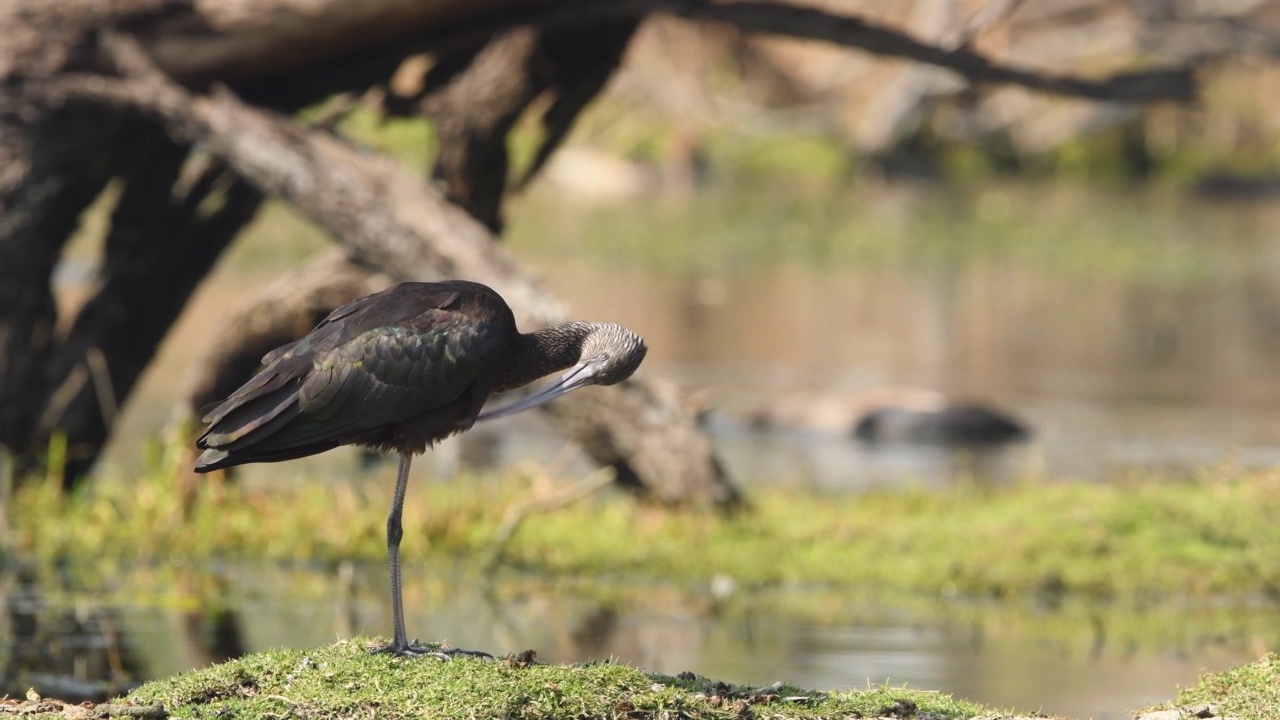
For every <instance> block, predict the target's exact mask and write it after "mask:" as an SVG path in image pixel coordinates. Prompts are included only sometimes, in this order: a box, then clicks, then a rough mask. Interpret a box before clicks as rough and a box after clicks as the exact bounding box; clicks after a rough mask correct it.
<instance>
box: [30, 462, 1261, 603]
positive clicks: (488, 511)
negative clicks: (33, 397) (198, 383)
mask: <svg viewBox="0 0 1280 720" xmlns="http://www.w3.org/2000/svg"><path fill="white" fill-rule="evenodd" d="M184 458H186V455H185V454H184V453H183V452H181V451H176V450H168V451H162V452H161V451H157V452H156V453H155V455H154V456H153V457H152V458H151V459H150V460H149V461H148V462H147V469H146V470H145V471H144V472H143V473H142V474H141V475H140V476H139V477H137V478H128V479H124V478H115V479H111V478H106V479H103V480H102V481H100V482H98V483H96V484H94V485H92V486H91V487H89V488H88V489H86V491H84V492H81V493H77V494H73V495H71V496H64V495H63V494H62V493H61V491H60V490H58V489H57V485H56V483H53V482H47V481H46V482H29V483H26V484H24V485H23V486H22V487H21V488H20V489H19V491H18V492H17V494H16V497H15V499H14V503H13V507H12V509H11V521H12V524H13V527H14V539H15V546H16V548H17V549H18V551H19V552H20V553H23V554H25V555H29V556H33V557H38V558H41V559H42V560H43V561H44V562H55V561H58V560H62V559H75V558H87V557H90V556H91V557H93V558H94V560H95V562H99V563H106V562H115V563H122V564H126V565H132V564H138V563H148V562H153V561H156V560H164V561H167V562H185V561H197V560H201V559H209V558H248V559H265V560H300V559H313V560H322V561H331V560H337V559H344V558H365V559H381V558H383V557H384V553H385V549H384V545H383V543H384V522H385V512H386V508H387V506H388V498H389V492H390V489H391V484H392V483H391V477H390V469H389V468H388V469H387V470H386V471H385V472H383V473H382V475H381V476H379V477H378V478H377V480H376V481H372V482H367V483H365V482H362V483H360V484H358V485H353V484H346V483H336V484H335V483H327V482H326V483H307V482H305V481H304V482H296V483H292V482H291V483H282V484H281V486H280V487H276V486H274V485H273V486H272V487H269V488H265V489H259V490H250V489H246V488H243V487H240V486H237V485H236V484H234V483H229V482H224V481H220V480H219V479H218V476H216V475H215V476H202V477H200V478H199V479H198V480H196V481H195V482H192V481H191V478H190V476H188V475H186V471H185V470H184V469H182V467H181V465H182V464H183V463H184V462H185V460H184ZM281 467H284V468H287V467H288V466H281ZM302 480H305V478H303V479H302ZM545 482H546V481H545V479H543V480H540V481H535V476H534V475H531V474H527V473H517V472H512V473H507V474H504V475H502V476H497V477H495V476H464V477H459V478H457V479H456V480H454V481H451V482H431V483H417V484H415V486H414V488H413V498H412V501H411V502H410V503H409V504H408V506H407V507H406V510H405V527H406V539H405V542H406V543H407V544H408V545H411V546H412V547H414V548H415V556H417V557H431V556H435V557H439V556H440V555H442V554H444V555H451V556H462V557H466V558H471V559H473V560H475V561H477V562H479V561H480V560H482V559H484V558H487V557H488V556H489V555H490V553H491V552H492V551H493V548H494V542H495V538H496V537H497V536H498V528H499V526H500V525H501V524H502V523H503V520H504V517H506V515H507V513H508V511H509V509H510V508H511V507H512V506H513V505H517V504H522V503H525V502H527V501H528V499H529V498H530V497H531V496H533V495H534V494H535V493H536V492H538V491H537V490H535V488H536V487H540V486H542V485H544V484H545ZM184 488H185V489H184ZM1278 491H1280V474H1277V473H1235V472H1229V471H1221V472H1205V473H1204V474H1203V475H1202V476H1201V477H1200V479H1199V480H1197V481H1194V482H1174V481H1167V480H1164V479H1162V478H1160V477H1156V476H1153V477H1150V478H1147V479H1142V480H1136V481H1134V482H1132V483H1122V484H1118V485H1091V484H1079V483H1062V484H1042V483H1026V484H1023V485H1019V486H1016V487H1011V488H1003V489H997V488H981V487H973V486H964V487H955V488H951V489H946V490H941V491H938V490H915V489H905V490H885V491H878V492H872V493H868V494H861V495H856V496H825V495H821V494H818V493H814V492H809V491H802V490H784V489H761V490H758V491H756V492H755V493H753V495H752V505H753V508H752V510H751V511H749V512H745V513H742V514H740V515H737V516H734V517H728V518H726V517H721V516H717V515H714V514H710V513H703V512H694V511H683V512H671V511H666V510H662V509H659V508H653V507H646V506H643V505H640V504H637V503H636V502H634V501H632V500H630V499H629V498H626V497H623V496H622V495H621V494H619V493H614V492H601V493H597V494H596V495H595V496H593V497H591V498H588V499H587V500H585V501H583V502H580V503H578V504H576V505H573V506H571V507H569V508H566V509H563V510H559V511H556V512H554V513H550V514H546V515H539V516H535V517H531V518H529V519H528V520H526V521H525V522H524V523H523V524H521V525H520V526H519V529H518V531H517V533H516V535H515V536H514V538H512V541H511V542H510V543H509V544H508V545H507V546H506V547H505V550H504V554H503V558H504V561H505V562H506V563H507V564H508V565H509V566H515V567H521V568H532V569H537V570H540V571H548V572H552V573H564V574H574V575H597V576H611V577H619V576H628V577H636V578H643V577H652V578H663V579H670V580H674V581H677V582H705V581H708V580H709V579H710V578H713V577H716V576H725V577H728V578H732V579H734V580H735V581H736V582H737V583H739V584H740V585H743V586H748V587H762V586H787V585H818V586H826V587H846V588H861V589H866V588H874V589H877V590H882V591H912V592H925V593H930V594H943V595H955V594H959V595H969V596H978V597H1006V598H1011V597H1025V596H1030V595H1034V594H1037V593H1049V594H1051V595H1060V594H1061V595H1078V596H1081V597H1089V598H1113V599H1118V600H1123V601H1129V602H1150V601H1159V600H1164V599H1171V598H1174V599H1176V598H1188V597H1201V598H1207V597H1217V596H1223V595H1225V596H1232V597H1240V598H1258V597H1265V598H1274V597H1276V595H1277V593H1278V592H1280V565H1277V564H1276V563H1275V562H1274V558H1275V557H1280V502H1277V492H1278Z"/></svg>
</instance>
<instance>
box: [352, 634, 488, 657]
mask: <svg viewBox="0 0 1280 720" xmlns="http://www.w3.org/2000/svg"><path fill="white" fill-rule="evenodd" d="M369 654H370V655H381V654H387V655H395V656H397V657H423V656H430V657H434V658H439V659H441V660H445V661H448V660H452V659H453V658H454V657H456V656H458V655H462V656H464V657H473V658H478V659H480V660H493V659H494V657H493V656H492V655H490V654H489V653H487V652H484V651H483V650H464V649H463V648H456V647H448V646H446V645H445V644H444V643H423V642H419V641H418V640H417V638H415V639H413V640H412V641H409V642H402V643H396V642H394V641H392V642H389V643H387V644H386V645H377V646H375V647H372V648H370V649H369Z"/></svg>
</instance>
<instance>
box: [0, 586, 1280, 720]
mask: <svg viewBox="0 0 1280 720" xmlns="http://www.w3.org/2000/svg"><path fill="white" fill-rule="evenodd" d="M406 577H407V578H409V579H410V580H409V583H408V585H407V586H406V603H407V608H406V610H407V613H408V617H407V620H408V623H409V627H410V629H411V630H415V631H417V632H418V633H419V634H421V635H422V636H423V637H429V638H447V639H448V640H449V641H450V642H452V643H454V644H456V645H459V646H463V647H473V648H482V649H487V650H491V651H495V652H499V653H508V652H517V651H520V650H524V649H528V648H532V649H534V650H536V651H537V652H538V656H539V657H540V658H542V659H544V660H546V661H549V662H572V661H582V660H587V659H592V658H596V659H599V658H607V657H616V658H618V659H620V660H622V661H623V662H627V663H632V664H636V665H639V666H641V667H645V668H648V669H651V670H654V671H657V672H663V673H668V674H675V673H678V672H681V671H685V670H688V671H692V672H695V673H698V674H701V675H706V676H709V677H713V678H725V679H730V680H732V681H734V682H741V683H748V684H758V685H767V684H770V683H773V682H775V681H778V680H785V681H789V682H794V683H796V684H798V685H800V686H804V687H819V688H830V689H840V688H860V687H866V686H867V684H868V683H873V684H875V683H883V682H889V683H892V684H895V685H901V684H907V685H909V686H911V687H916V688H930V689H939V690H942V691H945V692H950V693H955V694H957V695H960V696H963V697H966V698H969V699H972V700H977V701H981V702H986V703H991V704H994V705H998V706H1011V707H1019V708H1022V709H1024V710H1036V709H1043V710H1044V711H1046V712H1051V713H1061V714H1067V715H1073V716H1077V717H1094V718H1123V717H1128V715H1127V712H1126V711H1127V710H1129V709H1133V708H1136V707H1138V706H1140V705H1142V704H1144V703H1149V702H1154V701H1157V700H1161V699H1165V698H1168V697H1169V696H1170V695H1171V694H1172V693H1173V691H1174V689H1175V684H1177V683H1188V682H1191V681H1192V680H1193V679H1194V678H1195V677H1196V676H1197V674H1198V673H1199V672H1201V671H1202V670H1205V669H1218V668H1224V667H1227V666H1230V665H1232V664H1237V663H1240V662H1244V661H1247V660H1251V659H1253V657H1254V654H1255V653H1256V652H1257V646H1258V645H1260V644H1263V645H1265V644H1270V645H1271V646H1274V645H1275V644H1276V642H1277V641H1278V640H1280V619H1277V618H1275V617H1274V614H1273V613H1271V612H1269V611H1265V610H1260V609H1250V608H1232V609H1221V610H1212V609H1203V608H1201V609H1185V608H1184V609H1183V611H1182V612H1181V614H1180V615H1179V616H1178V617H1179V620H1180V623H1179V624H1178V626H1177V629H1176V630H1168V629H1165V630H1162V629H1160V628H1161V626H1160V622H1161V621H1160V620H1158V619H1157V620H1154V621H1152V620H1150V619H1144V618H1141V617H1138V616H1137V615H1138V614H1132V613H1131V614H1126V613H1121V612H1116V613H1106V612H1103V613H1101V614H1100V613H1099V612H1097V611H1096V610H1083V609H1078V608H1062V607H1060V608H1057V609H1054V608H1051V607H1046V606H1034V605H1028V606H1022V607H1017V608H1010V607H1008V606H1007V605H999V604H983V603H940V602H936V601H933V602H929V601H924V600H921V599H910V598H907V599H902V598H898V599H895V600H893V601H888V600H884V599H881V600H876V599H874V598H849V597H841V596H840V595H838V594H833V593H830V592H820V591H800V590H791V591H786V592H780V591H767V592H764V591H762V592H751V593H734V594H724V593H721V594H720V595H716V594H713V593H712V592H711V591H710V590H706V589H704V590H696V589H695V590H679V589H677V588H673V587H670V586H667V585H663V584H650V585H638V584H629V585H616V584H613V585H609V584H606V585H605V586H604V587H603V588H602V587H601V583H599V582H592V583H577V582H574V581H572V580H556V579H551V578H537V577H528V576H521V575H515V574H512V573H502V574H500V575H499V576H498V578H497V579H496V580H494V581H493V582H481V581H480V580H479V579H478V578H476V577H474V576H472V575H469V574H468V572H467V571H465V570H463V569H461V568H460V567H451V568H443V569H441V568H435V569H433V568H422V567H412V568H408V569H407V573H406ZM385 581H386V578H385V569H384V568H383V567H382V566H381V564H369V565H352V564H350V563H342V564H340V565H339V566H338V567H336V568H332V569H327V570H326V569H318V568H312V569H309V568H294V569H287V568H280V567H276V566H252V565H249V566H221V567H219V568H216V569H213V570H208V571H200V572H195V573H190V572H188V573H187V574H185V575H180V576H179V579H178V580H176V581H165V582H157V580H156V577H155V576H154V575H153V574H148V573H142V574H141V575H140V576H139V577H137V578H133V579H130V580H125V581H122V583H123V585H125V586H135V585H136V587H138V588H150V587H160V586H167V585H170V584H173V585H176V586H177V588H178V589H176V590H173V591H172V592H173V593H175V594H173V595H166V596H159V597H145V596H138V595H137V594H136V593H135V594H134V597H133V598H132V599H131V600H127V601H121V602H114V603H103V602H100V601H91V600H89V599H87V598H86V597H84V596H83V595H81V594H77V593H75V592H71V593H69V594H67V595H59V596H57V597H56V598H55V596H54V595H52V594H48V593H45V599H44V600H42V601H39V602H34V603H33V602H32V601H31V597H32V595H31V594H32V593H33V592H35V593H40V592H41V591H40V590H38V589H34V590H33V587H35V586H38V583H35V585H34V586H33V583H32V582H31V581H27V582H23V583H19V585H18V586H15V585H13V584H10V585H8V586H7V587H8V589H9V593H8V597H9V599H10V600H9V607H10V616H11V617H21V618H23V620H22V622H21V623H18V624H11V627H10V631H11V633H12V634H10V635H9V637H10V642H9V643H8V644H7V647H6V648H5V655H6V657H5V675H4V681H5V682H4V688H3V689H2V690H3V691H6V692H9V693H10V694H14V693H19V692H24V691H25V690H26V689H27V688H28V687H34V688H36V689H37V690H38V691H40V692H42V693H47V694H57V695H60V696H63V697H74V698H79V697H94V696H99V695H101V694H103V693H104V692H116V691H120V690H124V689H127V688H128V687H129V686H130V685H131V684H133V683H134V682H137V681H139V680H146V679H149V678H152V677H159V676H165V675H169V674H173V673H178V672H182V671H185V670H187V669H190V668H193V667H201V666H205V665H208V664H210V663H213V662H217V661H219V660H222V659H226V658H228V657H232V656H236V655H239V654H241V653H243V652H246V651H249V652H252V651H258V650H265V649H270V648H276V647H308V646H314V645H320V644H325V643H330V642H333V641H334V640H336V639H338V638H342V637H350V636H352V635H353V634H383V635H385V634H386V632H387V628H389V627H390V618H389V617H387V612H388V611H387V603H386V601H385V592H386V589H385V588H384V587H383V585H384V584H385ZM19 586H20V587H21V588H25V589H21V590H18V589H15V588H17V587H19ZM183 588H186V589H183ZM196 588H200V589H201V590H200V591H199V592H204V591H208V590H210V588H214V590H212V592H214V595H212V596H204V595H202V594H199V592H197V593H196V594H191V593H193V592H196V591H195V589H196ZM23 598H26V600H23ZM24 603H25V604H24ZM15 608H20V610H19V611H17V612H16V614H15ZM73 617H75V618H78V619H79V620H80V621H81V622H80V623H79V624H76V625H74V626H72V625H67V624H66V623H67V621H68V619H70V618H73ZM87 618H95V620H94V622H89V623H86V622H83V621H84V620H85V619H87ZM11 623H12V621H11ZM22 623H25V624H22ZM34 627H38V628H40V630H39V631H38V632H36V633H32V632H30V628H34ZM1042 703H1043V705H1042Z"/></svg>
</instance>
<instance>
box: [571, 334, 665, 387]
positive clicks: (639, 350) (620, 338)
mask: <svg viewBox="0 0 1280 720" xmlns="http://www.w3.org/2000/svg"><path fill="white" fill-rule="evenodd" d="M592 325H593V327H592V329H591V331H590V332H589V333H587V336H586V337H585V338H584V339H583V341H582V354H581V356H580V357H579V359H578V364H577V365H575V366H574V368H573V370H570V373H572V372H574V370H577V377H579V378H581V382H580V383H579V384H578V385H576V386H575V387H581V386H583V385H616V384H618V383H620V382H622V381H623V380H626V379H627V378H629V377H631V375H632V373H634V372H635V371H636V370H637V369H638V368H639V367H640V363H641V361H643V360H644V356H645V353H647V352H648V351H649V348H647V347H645V344H644V338H641V337H640V336H639V335H637V334H635V333H633V332H631V331H630V330H628V329H626V328H624V327H622V326H621V325H616V324H614V323H593V324H592ZM568 374H569V373H566V375H568Z"/></svg>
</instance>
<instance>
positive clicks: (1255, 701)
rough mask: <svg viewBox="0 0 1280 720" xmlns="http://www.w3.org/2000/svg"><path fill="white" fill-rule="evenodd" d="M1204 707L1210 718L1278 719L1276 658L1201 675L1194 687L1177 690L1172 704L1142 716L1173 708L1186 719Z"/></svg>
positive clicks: (1278, 658) (1278, 657)
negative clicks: (1184, 711) (1207, 707)
mask: <svg viewBox="0 0 1280 720" xmlns="http://www.w3.org/2000/svg"><path fill="white" fill-rule="evenodd" d="M1206 705H1207V706H1210V708H1211V709H1212V711H1213V712H1212V716H1213V717H1242V718H1253V719H1254V720H1277V718H1280V655H1276V654H1275V653H1272V654H1270V655H1268V656H1266V657H1265V658H1263V659H1261V660H1259V661H1258V662H1256V663H1251V664H1249V665H1242V666H1240V667H1237V668H1232V669H1230V670H1227V671H1225V672H1220V673H1211V674H1208V675H1205V676H1204V677H1202V678H1200V682H1198V683H1196V684H1195V685H1194V686H1192V687H1189V688H1182V689H1181V690H1179V691H1178V697H1177V699H1176V700H1174V701H1173V702H1171V703H1164V704H1161V705H1156V706H1154V707H1151V708H1147V710H1146V711H1144V712H1154V711H1157V710H1165V709H1174V708H1177V709H1185V710H1186V711H1187V712H1186V714H1185V716H1186V717H1197V713H1198V712H1199V711H1201V710H1203V709H1204V708H1205V706H1206ZM1139 717H1141V715H1139ZM1199 717H1205V715H1199Z"/></svg>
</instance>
